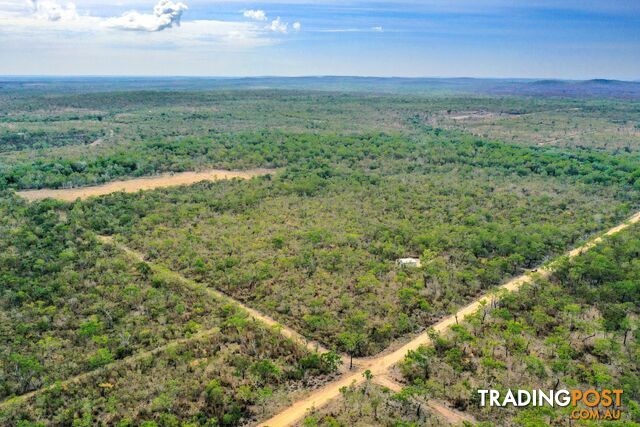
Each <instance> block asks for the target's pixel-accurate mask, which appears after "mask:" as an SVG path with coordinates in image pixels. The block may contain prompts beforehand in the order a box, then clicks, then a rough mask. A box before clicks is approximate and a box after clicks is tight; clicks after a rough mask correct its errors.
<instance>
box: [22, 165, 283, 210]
mask: <svg viewBox="0 0 640 427" xmlns="http://www.w3.org/2000/svg"><path fill="white" fill-rule="evenodd" d="M275 172H276V170H275V169H248V170H243V171H228V170H221V169H211V170H207V171H201V172H180V173H175V174H162V175H156V176H151V177H144V178H135V179H128V180H123V181H113V182H108V183H106V184H101V185H96V186H91V187H78V188H63V189H55V190H54V189H47V188H44V189H41V190H27V191H19V192H18V195H20V197H24V198H25V199H27V200H29V201H35V200H42V199H58V200H64V201H67V202H73V201H75V200H76V199H86V198H89V197H93V196H103V195H105V194H111V193H115V192H118V191H124V192H125V193H135V192H136V191H139V190H153V189H154V188H162V187H172V186H177V185H189V184H195V183H196V182H200V181H220V180H225V179H233V178H241V179H249V178H253V177H255V176H260V175H268V174H272V173H275Z"/></svg>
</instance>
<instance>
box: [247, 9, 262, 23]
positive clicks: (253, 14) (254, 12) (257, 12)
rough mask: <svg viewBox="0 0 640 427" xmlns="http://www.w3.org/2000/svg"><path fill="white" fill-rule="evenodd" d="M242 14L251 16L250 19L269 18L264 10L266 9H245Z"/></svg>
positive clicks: (260, 19)
mask: <svg viewBox="0 0 640 427" xmlns="http://www.w3.org/2000/svg"><path fill="white" fill-rule="evenodd" d="M242 15H243V16H244V17H245V18H249V19H254V20H256V21H266V20H267V14H266V13H265V12H264V10H260V9H257V10H252V9H249V10H245V11H244V12H243V13H242Z"/></svg>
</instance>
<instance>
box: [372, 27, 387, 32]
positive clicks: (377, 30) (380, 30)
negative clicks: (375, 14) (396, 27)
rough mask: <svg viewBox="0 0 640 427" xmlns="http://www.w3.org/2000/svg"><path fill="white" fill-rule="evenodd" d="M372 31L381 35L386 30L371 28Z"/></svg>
mask: <svg viewBox="0 0 640 427" xmlns="http://www.w3.org/2000/svg"><path fill="white" fill-rule="evenodd" d="M371 29H372V30H373V31H375V32H377V33H381V32H383V31H384V28H382V27H371Z"/></svg>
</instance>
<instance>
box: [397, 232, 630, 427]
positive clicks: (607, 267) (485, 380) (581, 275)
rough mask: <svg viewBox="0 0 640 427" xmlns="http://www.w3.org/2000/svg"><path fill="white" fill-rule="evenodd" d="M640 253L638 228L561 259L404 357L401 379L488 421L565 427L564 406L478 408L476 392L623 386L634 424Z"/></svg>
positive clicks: (566, 413)
mask: <svg viewBox="0 0 640 427" xmlns="http://www.w3.org/2000/svg"><path fill="white" fill-rule="evenodd" d="M639 254H640V228H639V227H637V226H635V227H634V228H633V229H631V230H626V231H624V232H622V233H620V234H619V235H616V236H615V237H611V238H607V240H606V242H605V243H602V244H600V245H598V246H597V247H596V248H594V249H592V250H591V251H589V252H587V253H585V254H583V255H580V256H579V257H577V258H574V259H571V260H564V261H562V262H560V264H559V267H558V270H557V271H556V273H554V275H553V277H552V278H551V279H550V280H548V281H547V280H539V281H537V282H536V283H534V284H532V285H528V286H526V287H525V288H523V289H522V290H521V291H519V292H517V293H514V294H510V295H505V296H504V297H503V298H501V300H500V302H499V303H498V304H497V306H495V307H493V306H487V307H485V309H483V310H481V311H480V312H479V313H477V314H476V315H474V316H472V317H471V318H470V319H467V320H465V321H464V322H462V323H460V324H459V325H456V326H455V327H453V328H452V334H451V336H450V337H435V346H434V347H432V348H422V349H420V350H419V351H417V352H415V353H411V354H409V355H408V356H407V358H406V360H405V361H404V362H403V363H402V365H401V366H400V371H401V372H402V375H403V376H404V378H405V381H406V382H407V383H409V384H411V385H412V390H413V392H415V393H417V394H418V395H421V396H425V397H427V398H433V397H437V398H442V399H446V400H449V401H450V402H451V404H452V405H454V406H456V407H458V408H460V409H464V410H466V411H470V412H472V413H473V414H474V415H476V417H477V418H478V419H479V420H485V421H487V422H488V424H490V425H550V424H553V425H566V424H567V422H568V417H569V411H570V409H563V408H557V409H555V410H554V409H550V408H548V407H547V408H512V407H508V408H503V409H501V410H497V409H495V408H488V407H487V408H480V407H479V396H478V394H477V392H476V390H477V389H480V388H481V389H486V388H495V389H499V390H506V389H509V388H510V389H538V388H540V389H544V390H548V389H558V388H567V389H571V388H579V389H582V390H587V389H591V388H595V389H622V390H624V394H623V396H624V397H623V408H622V412H623V419H624V420H626V421H627V424H626V425H638V424H635V423H640V404H639V400H640V369H639V368H640V363H639V360H638V354H639V349H640V333H639V328H638V326H639V324H638V314H639V307H640V287H639V286H640V285H639V284H640V280H639V279H640V264H638V255H639ZM631 421H633V422H635V423H632V422H631Z"/></svg>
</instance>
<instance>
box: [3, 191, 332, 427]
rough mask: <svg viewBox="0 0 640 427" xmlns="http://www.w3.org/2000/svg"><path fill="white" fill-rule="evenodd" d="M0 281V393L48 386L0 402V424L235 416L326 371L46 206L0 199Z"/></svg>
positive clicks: (328, 364) (245, 415)
mask: <svg viewBox="0 0 640 427" xmlns="http://www.w3.org/2000/svg"><path fill="white" fill-rule="evenodd" d="M0 281H1V282H2V284H3V286H2V289H1V293H0V304H1V308H2V310H1V312H2V315H1V317H0V328H1V330H2V331H3V333H2V339H1V341H0V342H1V345H0V395H1V397H2V398H8V397H11V396H20V395H23V394H25V393H27V392H29V391H31V390H36V389H38V388H42V387H45V386H51V385H54V386H53V388H52V389H50V390H49V391H47V392H45V393H41V394H38V395H35V396H33V397H29V398H28V399H27V400H26V402H22V401H21V402H20V403H19V404H16V405H15V406H11V404H9V406H7V407H3V408H2V410H0V413H1V414H2V415H0V424H3V425H15V424H16V423H17V422H18V421H20V420H31V421H47V422H48V423H53V424H58V425H70V424H72V423H74V424H75V425H95V424H96V423H98V422H102V423H107V424H114V423H116V422H121V421H122V422H124V421H126V420H129V422H130V423H131V424H135V425H137V424H138V423H139V422H141V421H144V420H149V421H154V420H155V421H158V422H160V424H163V425H166V423H169V422H170V421H171V420H176V422H177V420H183V421H190V420H194V421H199V422H201V423H203V424H204V423H205V421H206V420H217V422H219V423H221V424H237V423H239V422H240V420H242V419H245V420H246V419H251V418H252V417H255V416H262V415H264V414H266V413H267V409H266V408H265V406H266V405H269V406H270V407H273V406H274V405H278V404H279V403H281V402H282V401H283V400H286V399H287V398H286V390H288V389H293V388H294V387H295V385H296V384H297V386H298V387H302V386H303V385H305V384H307V383H308V382H309V381H310V380H312V379H313V378H314V377H317V376H319V375H327V374H330V373H331V372H333V371H334V370H335V369H336V365H335V360H334V359H332V358H331V356H328V357H324V356H322V357H321V356H318V355H315V354H312V353H308V352H307V351H306V350H303V349H301V348H299V347H298V346H296V345H295V344H293V343H292V342H288V341H286V340H284V339H283V338H281V337H279V336H278V335H277V333H275V332H274V331H271V330H268V329H265V327H263V326H261V325H259V324H256V323H255V322H252V321H249V320H248V319H247V318H246V317H245V315H243V314H242V313H241V312H238V311H237V309H235V308H234V307H233V306H229V305H227V304H224V303H221V302H219V301H215V300H212V299H211V297H210V296H208V295H207V294H206V293H204V292H198V291H197V290H192V289H186V288H185V287H184V286H182V285H181V284H179V283H176V282H175V280H173V279H172V277H171V276H168V275H163V274H162V271H161V270H160V271H159V270H158V269H154V268H152V267H150V266H149V265H148V264H146V263H140V262H138V263H136V262H133V261H132V259H131V257H130V256H128V255H126V254H123V253H120V252H118V251H117V250H116V249H114V248H113V247H111V246H105V245H102V244H100V243H99V242H98V241H97V240H96V238H95V235H94V234H93V233H92V232H90V231H88V230H87V229H85V228H83V227H82V226H81V225H80V224H78V223H77V222H76V221H74V220H73V217H72V216H69V215H68V212H67V210H66V209H65V207H64V206H62V205H60V204H58V203H55V202H43V203H39V204H26V203H25V202H24V201H22V200H20V199H17V198H16V197H15V196H12V195H11V194H7V193H4V194H3V196H2V198H0ZM156 349H160V350H156ZM145 351H147V352H145ZM148 351H151V352H148ZM85 372H89V373H90V374H89V375H88V376H83V377H81V380H79V381H75V382H72V383H66V382H64V380H66V379H68V378H72V377H73V376H74V375H78V374H82V373H85ZM56 384H58V385H56ZM260 405H262V408H259V406H260ZM270 409H271V408H270ZM270 409H269V410H270ZM175 410H179V411H178V412H177V414H178V415H175V414H176V412H175ZM171 422H172V421H171Z"/></svg>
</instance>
